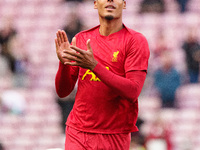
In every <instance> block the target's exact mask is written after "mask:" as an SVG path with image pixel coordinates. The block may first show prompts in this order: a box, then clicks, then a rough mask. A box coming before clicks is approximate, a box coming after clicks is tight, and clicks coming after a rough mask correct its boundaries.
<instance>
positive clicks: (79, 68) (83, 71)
mask: <svg viewBox="0 0 200 150" xmlns="http://www.w3.org/2000/svg"><path fill="white" fill-rule="evenodd" d="M94 8H95V9H97V10H98V14H99V21H100V25H98V26H96V27H94V28H92V29H90V30H87V31H82V32H80V33H78V34H77V35H76V36H75V37H74V38H73V39H72V44H71V45H70V44H69V41H68V39H67V36H66V33H65V32H64V31H63V30H58V31H57V33H56V34H57V37H56V38H55V44H56V52H57V56H58V58H59V60H60V63H59V68H58V71H57V74H56V79H55V86H56V91H57V94H58V96H60V97H65V96H67V95H68V94H69V93H70V92H71V91H72V90H73V88H74V86H75V83H76V82H77V80H78V89H77V94H76V98H75V103H74V107H73V109H72V111H71V112H70V115H69V117H68V119H67V122H66V141H65V150H83V149H84V150H99V149H103V150H129V147H130V141H131V132H136V131H138V128H137V127H136V125H135V124H136V121H137V116H138V96H139V94H140V92H141V90H142V87H143V84H144V81H145V78H146V74H147V67H148V59H149V48H148V43H147V40H146V38H145V37H144V36H143V35H142V34H141V33H138V32H136V31H134V30H132V29H129V28H127V27H126V26H125V25H124V24H123V22H122V12H123V9H125V8H126V1H123V0H95V1H94Z"/></svg>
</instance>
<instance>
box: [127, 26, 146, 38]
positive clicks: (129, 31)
mask: <svg viewBox="0 0 200 150" xmlns="http://www.w3.org/2000/svg"><path fill="white" fill-rule="evenodd" d="M125 28H126V31H127V34H128V35H129V38H130V40H133V41H135V42H142V41H144V42H147V39H146V37H145V36H144V35H143V34H142V33H140V32H138V31H135V30H133V29H130V28H128V27H126V26H125Z"/></svg>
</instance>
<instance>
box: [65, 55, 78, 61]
mask: <svg viewBox="0 0 200 150" xmlns="http://www.w3.org/2000/svg"><path fill="white" fill-rule="evenodd" d="M62 58H65V59H68V60H70V61H76V62H81V59H79V58H77V57H75V56H73V55H68V54H63V55H62Z"/></svg>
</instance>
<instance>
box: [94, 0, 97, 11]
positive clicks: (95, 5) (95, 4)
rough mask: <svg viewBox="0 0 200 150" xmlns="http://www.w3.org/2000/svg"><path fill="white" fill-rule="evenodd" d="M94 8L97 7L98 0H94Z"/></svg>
mask: <svg viewBox="0 0 200 150" xmlns="http://www.w3.org/2000/svg"><path fill="white" fill-rule="evenodd" d="M94 9H97V1H96V0H95V1H94Z"/></svg>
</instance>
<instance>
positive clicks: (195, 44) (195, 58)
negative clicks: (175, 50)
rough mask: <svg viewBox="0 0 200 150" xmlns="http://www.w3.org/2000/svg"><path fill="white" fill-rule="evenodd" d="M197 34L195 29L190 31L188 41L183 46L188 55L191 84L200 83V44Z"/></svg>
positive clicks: (187, 61)
mask: <svg viewBox="0 0 200 150" xmlns="http://www.w3.org/2000/svg"><path fill="white" fill-rule="evenodd" d="M196 33H197V32H196V31H195V30H194V29H190V31H189V34H188V36H187V39H186V40H185V41H184V42H183V46H182V48H183V50H184V51H185V55H186V63H187V70H188V74H189V79H190V83H197V82H198V81H199V80H198V78H199V63H200V44H199V41H198V40H197V35H196Z"/></svg>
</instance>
